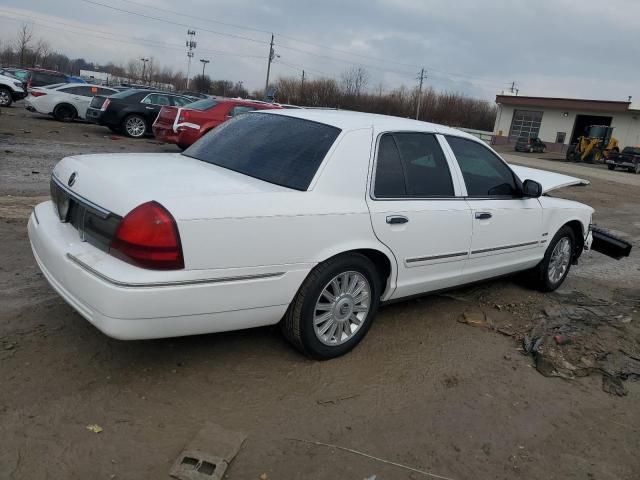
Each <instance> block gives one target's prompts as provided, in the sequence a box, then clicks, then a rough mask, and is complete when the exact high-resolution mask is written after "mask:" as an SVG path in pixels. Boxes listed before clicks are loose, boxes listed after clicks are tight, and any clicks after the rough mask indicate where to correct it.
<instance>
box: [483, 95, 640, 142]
mask: <svg viewBox="0 0 640 480" xmlns="http://www.w3.org/2000/svg"><path fill="white" fill-rule="evenodd" d="M496 103H497V104H498V113H497V116H496V123H495V127H494V130H493V133H494V138H493V143H494V144H496V145H504V144H507V143H515V142H516V141H517V139H518V138H519V137H540V138H541V139H542V141H543V142H545V143H546V144H547V149H548V150H549V151H557V152H564V151H566V149H567V147H568V146H569V145H571V144H572V143H575V142H576V139H577V138H578V137H579V136H580V135H582V133H583V132H584V129H585V128H586V127H588V126H589V125H607V126H611V127H614V130H613V136H614V137H615V138H617V139H618V141H619V142H620V148H623V147H626V146H640V105H633V104H632V103H631V102H620V101H613V100H585V99H576V98H551V97H523V96H519V95H509V94H503V95H497V96H496Z"/></svg>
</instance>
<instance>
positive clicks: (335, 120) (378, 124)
mask: <svg viewBox="0 0 640 480" xmlns="http://www.w3.org/2000/svg"><path fill="white" fill-rule="evenodd" d="M260 113H261V114H268V115H284V116H287V117H294V118H300V119H303V120H310V121H312V122H318V123H324V124H326V125H331V126H334V127H337V128H339V129H341V130H345V131H347V130H358V129H361V128H370V127H374V128H375V129H376V130H388V131H402V130H407V131H417V132H421V131H422V132H431V133H440V134H443V135H456V136H458V137H465V138H469V139H472V140H478V138H477V137H474V136H473V135H471V134H469V133H466V132H463V131H461V130H458V129H456V128H453V127H447V126H445V125H439V124H437V123H429V122H422V121H420V120H411V119H408V118H401V117H393V116H390V115H380V114H377V113H365V112H354V111H350V110H316V109H306V108H305V109H278V110H267V111H265V110H263V111H261V112H260Z"/></svg>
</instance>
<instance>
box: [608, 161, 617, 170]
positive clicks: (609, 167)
mask: <svg viewBox="0 0 640 480" xmlns="http://www.w3.org/2000/svg"><path fill="white" fill-rule="evenodd" d="M607 168H608V169H609V170H615V169H616V166H615V165H611V164H610V163H608V164H607Z"/></svg>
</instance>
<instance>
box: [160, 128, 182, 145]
mask: <svg viewBox="0 0 640 480" xmlns="http://www.w3.org/2000/svg"><path fill="white" fill-rule="evenodd" d="M153 135H154V137H156V140H159V141H160V142H164V143H175V144H179V143H180V135H179V134H178V133H176V132H174V131H173V129H172V128H171V127H166V126H157V125H154V126H153Z"/></svg>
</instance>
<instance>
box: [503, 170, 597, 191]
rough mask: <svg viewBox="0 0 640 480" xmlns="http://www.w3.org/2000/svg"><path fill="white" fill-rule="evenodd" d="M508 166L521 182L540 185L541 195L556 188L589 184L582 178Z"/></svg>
mask: <svg viewBox="0 0 640 480" xmlns="http://www.w3.org/2000/svg"><path fill="white" fill-rule="evenodd" d="M509 166H510V167H511V170H513V172H514V173H515V174H516V175H517V176H518V178H519V179H520V180H521V181H522V182H524V181H525V180H535V181H536V182H538V183H539V184H540V185H542V193H548V192H550V191H552V190H556V189H558V188H564V187H571V186H573V185H589V184H590V183H591V182H589V181H588V180H584V179H582V178H576V177H571V176H569V175H563V174H561V173H555V172H548V171H546V170H539V169H537V168H530V167H522V166H520V165H509Z"/></svg>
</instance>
